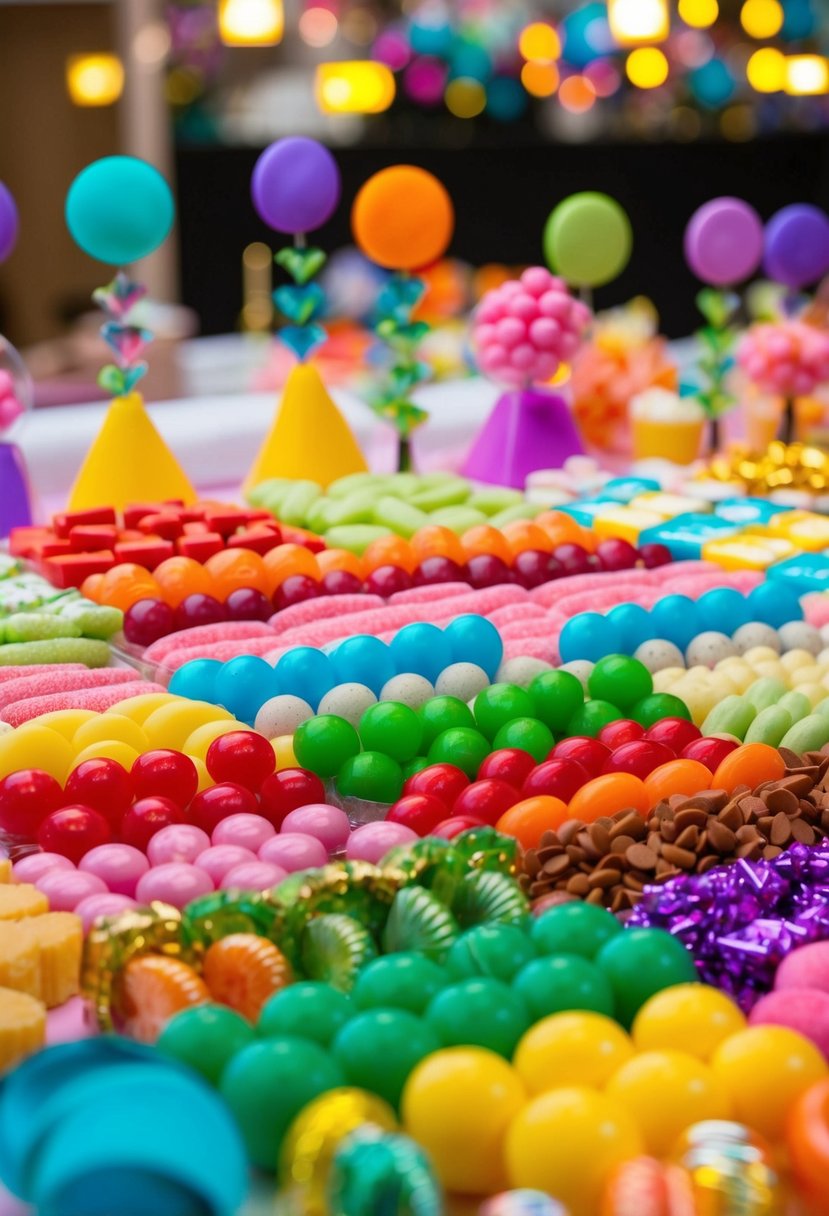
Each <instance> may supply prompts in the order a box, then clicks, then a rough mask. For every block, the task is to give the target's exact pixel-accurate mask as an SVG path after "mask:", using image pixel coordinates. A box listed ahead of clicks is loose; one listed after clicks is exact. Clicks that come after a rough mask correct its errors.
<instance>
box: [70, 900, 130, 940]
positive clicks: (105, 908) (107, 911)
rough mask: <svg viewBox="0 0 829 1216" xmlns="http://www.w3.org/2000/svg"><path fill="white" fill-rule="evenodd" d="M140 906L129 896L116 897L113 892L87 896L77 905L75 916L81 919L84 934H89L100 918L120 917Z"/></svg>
mask: <svg viewBox="0 0 829 1216" xmlns="http://www.w3.org/2000/svg"><path fill="white" fill-rule="evenodd" d="M137 907H138V904H137V903H136V902H135V900H134V899H130V898H129V896H128V895H114V894H113V893H112V892H111V891H107V892H104V893H103V894H99V895H87V896H86V898H85V899H82V900H81V901H80V903H79V904H76V905H75V915H76V916H79V917H80V918H81V923H82V925H83V931H84V933H88V932H89V930H90V929H91V928H92V926H93V925H94V923H95V921H96V920H97V919H98V917H99V916H120V914H121V913H122V912H128V911H129V909H130V908H137Z"/></svg>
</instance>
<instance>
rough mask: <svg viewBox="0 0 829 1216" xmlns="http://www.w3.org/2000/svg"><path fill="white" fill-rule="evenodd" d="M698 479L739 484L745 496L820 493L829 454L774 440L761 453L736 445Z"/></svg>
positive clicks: (827, 476) (826, 482) (828, 472)
mask: <svg viewBox="0 0 829 1216" xmlns="http://www.w3.org/2000/svg"><path fill="white" fill-rule="evenodd" d="M698 476H699V477H700V478H701V479H708V480H710V479H712V478H713V480H715V481H724V482H729V483H737V484H742V485H743V486H744V487H745V489H746V492H747V493H748V494H760V495H762V494H767V493H769V491H771V490H781V489H785V490H804V491H806V492H807V493H810V494H822V493H824V492H825V491H826V489H827V487H829V454H827V453H826V452H823V451H821V449H820V448H817V447H813V446H811V445H810V444H805V443H788V444H787V443H781V442H780V440H778V439H775V440H773V441H772V442H771V443H770V444H769V446H768V448H767V449H766V451H765V452H762V453H759V452H752V451H750V449H749V448H747V447H743V446H735V447H733V448H731V449H730V451H729V452H727V453H726V454H725V455H721V456H716V457H715V458H714V459H713V460H712V461H711V462H710V464H709V465H708V466H707V467H706V468H705V469H703V470H702V471H701V472H700V473H699V475H698Z"/></svg>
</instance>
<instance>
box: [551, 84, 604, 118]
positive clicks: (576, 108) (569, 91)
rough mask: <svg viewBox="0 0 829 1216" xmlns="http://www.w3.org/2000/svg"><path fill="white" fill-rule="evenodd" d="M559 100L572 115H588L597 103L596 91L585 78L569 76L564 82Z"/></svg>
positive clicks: (559, 93) (559, 92)
mask: <svg viewBox="0 0 829 1216" xmlns="http://www.w3.org/2000/svg"><path fill="white" fill-rule="evenodd" d="M558 99H559V101H560V102H561V104H562V105H563V106H564V109H565V110H567V111H569V113H570V114H586V113H587V111H588V110H590V109H592V108H593V106H594V104H595V101H596V90H595V89H594V88H593V86H592V84H591V83H590V81H589V80H588V79H587V78H586V77H585V76H568V77H567V79H566V80H565V81H562V84H561V88H560V89H559V91H558Z"/></svg>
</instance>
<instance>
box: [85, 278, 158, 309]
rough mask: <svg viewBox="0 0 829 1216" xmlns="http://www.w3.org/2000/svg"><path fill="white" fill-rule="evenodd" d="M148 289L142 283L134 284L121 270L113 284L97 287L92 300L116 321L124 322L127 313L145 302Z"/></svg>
mask: <svg viewBox="0 0 829 1216" xmlns="http://www.w3.org/2000/svg"><path fill="white" fill-rule="evenodd" d="M146 294H147V289H146V287H144V285H143V284H142V283H134V282H133V281H132V279H131V278H130V277H129V275H126V274H124V272H123V270H119V271H118V273H117V274H116V276H115V278H114V279H113V280H112V282H111V283H107V285H106V287H96V288H95V290H94V291H93V293H92V299H93V300H94V301H95V303H96V304H97V305H98V307H99V308H101V309H103V311H104V312H105V313H106V314H107V316H108V317H113V318H115V319H116V320H119V321H123V319H124V317H126V315H127V313H128V312H129V311H130V310H131V309H132V308H134V307H135V305H136V304H137V303H138V301H139V300H143V299H144V296H145V295H146Z"/></svg>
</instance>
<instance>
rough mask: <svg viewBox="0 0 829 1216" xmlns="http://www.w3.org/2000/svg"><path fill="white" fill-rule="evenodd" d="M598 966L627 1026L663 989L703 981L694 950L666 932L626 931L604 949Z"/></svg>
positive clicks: (618, 1013)
mask: <svg viewBox="0 0 829 1216" xmlns="http://www.w3.org/2000/svg"><path fill="white" fill-rule="evenodd" d="M596 966H597V967H599V968H600V970H601V971H603V972H604V974H605V976H606V977H607V979H608V981H609V982H610V986H611V988H612V989H613V995H614V997H615V1000H616V1015H617V1017H618V1019H619V1021H620V1022H621V1023H622V1025H623V1026H626V1027H630V1026H632V1025H633V1019H634V1018H635V1017H636V1015H637V1013H638V1012H639V1010H640V1009H641V1007H642V1006H643V1005H644V1004H645V1001H648V1000H650V998H651V997H652V996H655V995H656V993H657V992H661V991H662V990H663V988H673V987H674V985H676V984H693V983H696V982H698V981H699V975H698V974H697V969H696V966H695V965H694V959H693V956H692V955H691V953H690V951H688V950H686V949H685V947H684V946H683V944H682V942H681V941H679V940H678V939H677V938H675V937H672V936H671V934H670V933H666V932H665V930H664V929H626V930H625V931H624V933H619V934H617V936H616V937H614V938H613V940H612V941H609V942H608V943H607V945H605V946H603V947H602V949H601V950H600V951H599V954H598V956H597V958H596Z"/></svg>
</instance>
